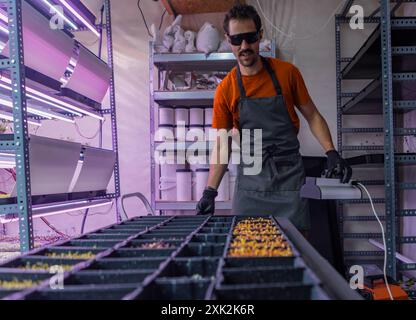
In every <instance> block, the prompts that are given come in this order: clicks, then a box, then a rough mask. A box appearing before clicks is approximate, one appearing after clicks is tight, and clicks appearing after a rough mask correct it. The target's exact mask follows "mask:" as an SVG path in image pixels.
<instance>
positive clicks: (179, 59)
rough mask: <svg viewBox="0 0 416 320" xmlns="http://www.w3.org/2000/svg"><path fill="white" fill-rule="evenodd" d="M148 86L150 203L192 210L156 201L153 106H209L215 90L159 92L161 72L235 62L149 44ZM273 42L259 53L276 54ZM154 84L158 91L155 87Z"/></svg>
mask: <svg viewBox="0 0 416 320" xmlns="http://www.w3.org/2000/svg"><path fill="white" fill-rule="evenodd" d="M149 53H150V54H149V55H150V57H149V88H150V132H151V134H150V153H151V206H152V208H153V210H166V211H168V210H194V209H195V207H196V204H197V202H196V201H185V202H179V201H158V200H156V192H157V190H158V188H157V182H158V180H156V163H155V158H154V152H155V150H156V147H157V142H155V140H154V135H155V111H156V108H155V105H156V104H158V105H164V106H188V107H191V106H203V107H212V105H213V100H214V94H215V90H188V91H176V92H174V91H162V90H160V89H161V88H162V83H161V78H162V77H161V74H162V72H164V71H175V72H188V71H198V72H203V71H208V72H209V71H217V72H221V71H225V72H228V71H230V70H231V69H232V68H233V67H234V66H235V64H236V60H235V57H234V55H233V53H231V52H214V53H211V54H209V55H208V56H207V55H205V54H204V53H180V54H175V53H160V54H159V53H156V52H155V51H154V43H153V42H150V44H149ZM275 53H276V43H275V41H272V44H271V50H270V51H267V52H261V55H263V56H265V57H275V56H276V54H275ZM155 68H156V69H157V75H158V79H159V81H158V83H157V85H156V81H157V80H156V79H154V73H155ZM155 87H156V88H157V90H155ZM201 143H204V144H205V146H206V150H207V151H208V150H210V149H211V148H212V146H213V145H212V143H206V142H201ZM181 145H184V146H182V147H181V146H178V145H177V144H174V143H172V148H169V150H173V151H178V150H179V149H183V147H184V148H186V146H187V143H181ZM231 205H232V202H231V201H225V202H217V203H216V209H219V210H222V209H226V210H229V209H231Z"/></svg>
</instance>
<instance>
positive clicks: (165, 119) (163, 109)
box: [159, 106, 175, 126]
mask: <svg viewBox="0 0 416 320" xmlns="http://www.w3.org/2000/svg"><path fill="white" fill-rule="evenodd" d="M174 124H175V109H174V108H173V107H171V106H159V125H171V126H173V125H174Z"/></svg>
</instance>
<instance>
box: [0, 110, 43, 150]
mask: <svg viewBox="0 0 416 320" xmlns="http://www.w3.org/2000/svg"><path fill="white" fill-rule="evenodd" d="M0 119H3V120H7V121H12V122H13V119H14V118H13V115H12V114H11V113H9V112H6V111H2V110H0ZM27 122H28V123H29V124H32V125H34V126H38V127H40V126H41V125H42V124H41V123H40V122H39V121H36V120H30V119H28V121H27ZM1 155H2V154H0V156H1Z"/></svg>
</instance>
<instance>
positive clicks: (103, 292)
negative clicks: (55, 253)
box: [26, 284, 137, 300]
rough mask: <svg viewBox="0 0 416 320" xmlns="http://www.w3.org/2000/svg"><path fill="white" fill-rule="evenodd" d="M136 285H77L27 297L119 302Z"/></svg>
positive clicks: (41, 291)
mask: <svg viewBox="0 0 416 320" xmlns="http://www.w3.org/2000/svg"><path fill="white" fill-rule="evenodd" d="M136 288H137V286H136V285H131V284H124V285H120V284H118V285H79V286H65V287H64V289H62V290H52V289H45V290H40V291H36V292H34V293H32V294H30V295H28V296H27V298H26V299H28V300H120V299H121V298H122V297H123V296H125V295H126V294H128V293H130V292H132V291H134V290H135V289H136Z"/></svg>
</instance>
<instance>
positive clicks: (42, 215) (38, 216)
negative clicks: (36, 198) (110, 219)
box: [0, 200, 113, 223]
mask: <svg viewBox="0 0 416 320" xmlns="http://www.w3.org/2000/svg"><path fill="white" fill-rule="evenodd" d="M112 202H113V200H110V201H107V202H103V203H96V204H95V203H91V201H88V200H85V201H80V202H75V203H70V204H71V205H77V204H80V206H79V207H73V208H62V207H63V206H65V205H67V206H68V205H69V204H68V203H66V204H59V205H44V206H40V207H35V206H34V207H33V209H32V212H33V213H34V214H35V215H33V216H32V218H41V217H47V216H52V215H56V214H60V213H65V212H73V211H78V210H84V209H92V208H98V207H104V206H107V205H109V204H111V203H112ZM84 203H85V205H83V204H84ZM53 208H57V209H56V210H55V211H52V212H47V213H41V214H36V212H37V211H41V210H45V209H53ZM58 208H62V209H58ZM18 220H19V218H11V219H7V218H0V222H1V223H8V222H14V221H18Z"/></svg>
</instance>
